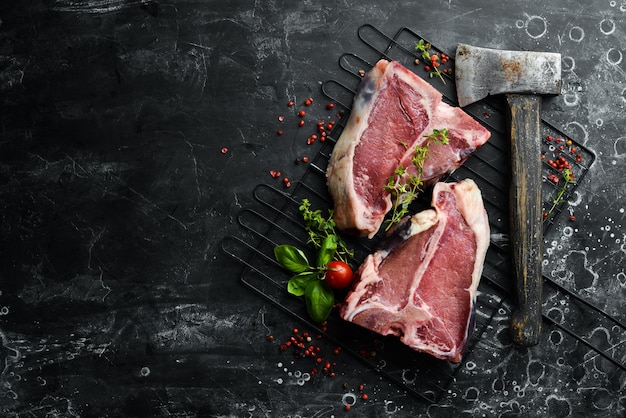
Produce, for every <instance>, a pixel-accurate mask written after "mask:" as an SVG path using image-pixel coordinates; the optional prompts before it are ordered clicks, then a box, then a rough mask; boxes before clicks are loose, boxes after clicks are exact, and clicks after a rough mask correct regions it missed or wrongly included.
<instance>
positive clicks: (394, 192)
mask: <svg viewBox="0 0 626 418" xmlns="http://www.w3.org/2000/svg"><path fill="white" fill-rule="evenodd" d="M448 133H449V132H448V130H447V129H446V128H444V129H434V130H433V132H432V133H431V134H429V135H424V138H426V141H425V142H424V145H417V146H416V147H415V149H414V151H413V156H412V157H411V163H412V164H413V166H415V168H416V174H411V173H409V171H408V169H407V168H405V167H403V166H402V164H400V165H398V167H397V168H396V169H395V170H394V173H393V175H391V176H389V179H387V184H385V186H384V187H383V189H384V190H386V191H389V192H390V193H391V201H392V202H393V206H392V211H391V217H390V218H388V219H387V220H386V223H387V226H386V228H385V231H388V230H389V229H390V228H391V227H392V226H394V225H396V224H397V223H398V222H400V220H401V219H402V218H404V216H406V214H407V213H408V212H409V206H410V205H411V203H412V202H413V201H414V200H415V198H416V197H417V196H418V195H419V193H420V192H422V187H423V185H424V181H423V180H422V172H423V170H424V163H425V162H426V159H427V158H428V154H429V152H430V144H431V142H433V143H435V144H442V145H447V144H448V143H449V138H448ZM405 146H406V145H405Z"/></svg>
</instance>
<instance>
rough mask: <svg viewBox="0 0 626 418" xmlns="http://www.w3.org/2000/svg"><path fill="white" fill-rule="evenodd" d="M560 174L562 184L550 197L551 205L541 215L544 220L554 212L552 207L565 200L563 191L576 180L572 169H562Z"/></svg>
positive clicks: (554, 207)
mask: <svg viewBox="0 0 626 418" xmlns="http://www.w3.org/2000/svg"><path fill="white" fill-rule="evenodd" d="M561 175H562V176H563V180H565V181H564V183H563V186H562V187H561V188H560V189H559V191H558V193H557V194H556V196H553V197H552V198H551V200H552V206H551V207H550V209H549V210H548V211H547V212H545V215H544V217H543V221H544V222H545V220H546V219H548V218H550V215H552V212H554V209H556V207H557V206H558V205H560V204H561V203H564V202H565V198H564V196H565V192H567V188H568V187H569V185H570V184H576V180H575V179H574V173H572V170H571V169H570V168H566V169H564V170H563V172H562V173H561Z"/></svg>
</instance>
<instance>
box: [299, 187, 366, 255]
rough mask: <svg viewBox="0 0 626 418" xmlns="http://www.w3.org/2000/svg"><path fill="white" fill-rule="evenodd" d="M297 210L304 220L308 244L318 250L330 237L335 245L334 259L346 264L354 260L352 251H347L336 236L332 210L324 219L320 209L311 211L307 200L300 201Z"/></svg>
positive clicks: (345, 246)
mask: <svg viewBox="0 0 626 418" xmlns="http://www.w3.org/2000/svg"><path fill="white" fill-rule="evenodd" d="M299 210H300V214H301V215H302V219H303V220H304V229H305V230H306V232H307V233H308V235H309V240H308V242H309V243H311V244H313V246H314V247H315V248H316V249H318V250H319V249H320V248H322V244H323V242H324V240H325V239H326V238H328V237H332V239H335V240H336V243H337V250H336V257H337V258H338V259H339V260H341V261H343V262H345V263H348V262H349V261H350V259H352V258H354V251H353V250H351V249H349V248H348V246H347V245H346V243H345V242H344V241H343V240H342V239H341V237H340V236H339V235H338V234H337V231H336V229H335V226H336V224H335V220H334V219H333V211H332V209H331V210H329V211H328V217H324V216H323V215H322V210H321V209H317V210H311V202H309V200H308V199H302V201H301V202H300V207H299Z"/></svg>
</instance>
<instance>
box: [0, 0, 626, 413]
mask: <svg viewBox="0 0 626 418" xmlns="http://www.w3.org/2000/svg"><path fill="white" fill-rule="evenodd" d="M364 23H371V24H373V25H375V26H377V27H378V28H380V29H381V30H382V31H383V32H385V33H387V34H390V35H392V34H393V33H395V32H396V31H397V30H398V29H399V28H401V27H403V26H406V27H409V28H411V29H413V30H415V31H416V32H418V33H419V34H420V35H422V36H424V37H425V38H427V39H429V40H432V41H433V42H434V43H436V44H437V46H439V47H440V48H442V49H444V50H445V51H448V52H449V53H453V51H454V48H455V46H456V44H457V43H458V42H465V43H470V44H476V45H480V46H488V47H498V48H505V49H532V50H549V51H555V52H560V53H562V54H563V57H564V58H563V63H564V73H563V75H564V81H565V85H564V91H563V94H562V95H561V96H559V97H558V98H556V99H554V100H550V101H549V102H548V103H547V105H546V106H545V107H544V111H545V118H546V119H547V120H549V121H550V122H552V123H553V124H555V125H556V126H558V127H560V128H561V129H563V130H564V131H565V132H567V133H569V134H570V135H571V136H573V137H574V138H576V139H578V140H579V141H580V142H582V143H583V144H584V145H585V146H587V147H588V148H590V149H592V150H593V151H594V152H595V153H596V155H597V160H596V163H595V164H594V166H593V167H592V169H591V170H590V172H589V173H588V176H587V177H586V178H585V179H584V181H583V182H581V184H580V185H579V187H578V192H577V193H576V195H575V196H574V198H573V199H572V200H571V201H570V202H569V203H568V207H570V208H571V209H572V210H574V212H575V213H576V216H577V220H576V221H575V222H570V221H568V220H567V219H566V218H567V217H563V219H561V220H560V222H559V223H557V225H555V227H554V228H553V229H552V230H551V231H550V233H549V235H548V236H547V237H546V245H545V252H546V254H545V259H546V263H545V270H544V273H545V274H546V275H549V276H550V277H552V278H554V279H555V280H557V281H559V283H562V284H563V285H564V286H566V287H568V288H570V289H572V290H574V291H575V292H577V293H578V294H581V295H583V296H584V297H585V298H587V299H588V300H591V301H593V302H594V303H597V304H599V305H600V306H601V307H602V308H604V309H605V310H606V311H607V312H608V313H609V314H611V315H614V316H616V317H618V318H619V319H621V321H625V320H626V314H625V313H624V309H623V305H622V300H623V299H624V296H626V272H625V271H624V265H625V261H624V260H625V258H626V234H625V233H624V232H623V223H624V219H625V218H626V215H625V213H624V212H625V208H626V204H625V203H624V200H623V199H624V195H626V182H625V181H624V174H625V172H626V170H625V169H624V163H625V160H626V134H625V133H624V127H625V126H626V117H625V116H624V114H625V113H624V106H625V104H626V74H625V71H624V70H625V68H626V62H624V60H623V59H622V58H623V57H622V54H623V53H624V49H625V48H626V34H625V33H624V31H625V30H626V26H625V24H626V3H624V2H623V1H621V0H617V1H609V0H602V1H599V0H592V1H566V0H558V1H552V2H549V3H546V2H533V1H528V0H526V1H516V2H492V1H487V0H472V1H460V0H458V1H454V0H449V1H436V0H428V1H422V2H414V1H409V0H400V1H389V2H381V1H372V0H358V1H353V0H343V1H321V0H306V1H240V0H233V1H211V0H207V1H184V0H181V1H172V2H161V1H131V0H93V1H84V2H78V1H69V0H55V1H37V0H26V1H13V2H11V1H5V2H2V4H1V5H0V101H1V111H0V123H1V125H0V204H1V212H0V213H1V218H0V260H1V263H0V360H1V361H0V411H1V412H2V415H4V416H24V417H27V416H36V417H43V416H62V417H66V416H82V417H90V416H111V417H114V416H164V417H165V416H180V417H193V416H237V417H239V416H241V417H246V416H254V417H257V416H281V417H286V416H292V417H295V416H302V417H313V416H315V417H322V416H341V415H343V414H346V415H348V414H349V415H350V416H389V415H395V416H420V415H423V416H431V417H440V416H441V417H443V416H467V417H469V416H487V417H498V416H517V415H521V416H557V417H567V416H572V417H579V416H581V417H582V416H584V417H587V416H601V417H613V416H623V415H624V413H625V411H626V395H625V393H624V387H625V382H626V380H625V379H626V377H625V375H626V373H625V372H624V371H621V370H619V369H616V368H615V367H613V366H612V365H610V364H607V363H606V362H604V361H602V360H601V359H599V358H598V356H597V355H594V354H593V352H591V353H590V352H589V351H587V350H585V349H584V347H580V346H578V345H575V344H574V343H572V342H571V339H569V338H568V336H567V335H563V334H562V333H561V332H559V331H556V330H554V329H553V328H551V327H549V326H546V327H545V330H544V333H543V336H542V341H541V342H540V344H539V345H538V346H536V347H533V348H531V349H528V350H526V349H519V348H516V347H513V346H512V345H511V344H510V341H509V340H508V339H507V338H506V336H505V334H506V333H504V332H503V330H505V329H506V326H507V324H508V318H509V314H510V310H509V309H508V306H505V307H503V308H502V309H501V310H499V311H498V313H497V315H496V317H495V318H494V321H493V322H492V326H491V327H490V328H489V329H488V330H487V331H486V333H485V334H484V335H483V336H482V338H481V342H480V343H479V345H478V347H477V349H476V350H475V354H474V356H473V357H472V361H471V362H468V363H467V364H465V365H464V367H463V368H462V369H461V371H460V373H459V374H458V375H457V378H456V381H455V382H453V384H452V385H451V386H450V387H449V389H448V393H447V396H444V398H443V399H442V400H441V401H440V402H439V403H438V404H436V405H427V404H424V403H422V402H420V401H417V400H415V399H413V398H411V397H407V396H406V395H405V393H404V392H403V391H402V389H401V388H399V387H397V386H395V385H393V384H391V383H389V382H387V381H385V380H383V379H381V378H380V377H379V376H378V375H377V374H376V373H375V372H373V371H371V370H369V369H367V368H364V367H363V365H362V364H361V363H360V362H358V361H356V360H355V359H353V358H351V357H350V356H337V357H336V359H335V361H336V362H337V365H336V366H335V370H336V371H337V376H336V377H334V378H329V377H323V378H319V379H312V380H310V381H306V382H303V381H301V380H299V379H298V377H297V376H298V375H299V373H298V372H302V371H306V370H307V369H309V368H310V367H311V365H310V364H309V363H306V362H303V361H299V360H294V359H293V358H292V357H291V356H289V355H288V354H286V353H280V352H279V350H278V344H279V342H281V341H283V340H285V339H286V338H288V337H289V335H290V333H291V329H292V328H293V327H294V326H298V323H297V322H296V321H295V320H293V319H292V318H291V317H289V316H287V315H285V314H284V313H283V312H282V311H280V310H278V309H276V308H275V307H274V306H273V305H272V304H270V303H267V302H265V301H264V300H262V299H260V298H258V297H257V296H256V295H254V294H252V293H251V292H249V291H248V290H246V289H244V288H243V287H242V286H241V284H240V283H239V280H238V278H239V274H240V271H241V267H240V266H239V265H238V264H237V263H236V262H234V260H232V259H231V258H230V257H228V256H227V255H225V254H223V253H222V251H221V250H220V242H221V240H222V238H223V237H225V236H228V235H237V234H238V233H239V230H238V227H237V225H236V222H235V217H236V214H237V212H238V211H239V210H240V209H241V208H244V207H247V206H248V205H249V204H251V203H252V190H253V188H254V186H255V185H256V184H258V183H262V182H265V183H269V184H275V185H278V184H279V183H278V182H279V180H275V179H272V178H271V177H270V176H269V174H268V172H269V170H281V171H282V172H283V175H286V176H289V177H290V178H292V179H297V178H299V177H300V176H301V175H302V173H303V172H304V170H305V169H306V165H302V164H300V165H296V164H295V163H294V160H295V159H296V158H299V157H302V156H304V155H308V156H312V155H314V154H315V152H316V150H317V148H315V146H307V145H306V137H307V135H308V133H304V132H303V131H302V130H298V128H297V127H295V124H294V123H293V121H294V120H295V119H294V117H293V114H290V113H289V111H288V108H287V107H286V103H287V101H289V100H295V101H296V102H297V103H301V102H302V101H303V100H304V99H305V98H307V97H314V99H315V100H316V104H318V105H317V106H312V107H311V108H310V109H308V110H309V116H308V118H307V120H308V121H311V123H312V121H314V120H316V119H319V118H322V117H324V116H325V115H326V110H325V109H324V108H323V106H321V105H320V104H321V103H324V100H325V99H324V98H323V96H322V94H321V92H320V84H321V82H323V81H324V80H327V79H329V78H332V77H334V75H335V74H337V73H338V71H339V67H338V65H337V59H338V57H339V55H341V54H342V53H343V52H357V51H358V49H359V48H363V46H362V44H361V43H360V41H359V40H358V38H357V36H356V33H357V28H358V27H359V26H360V25H362V24H364ZM281 114H284V115H286V116H287V117H288V118H287V121H288V122H289V123H285V124H280V123H279V121H278V119H277V117H278V115H281ZM289 116H291V117H289ZM279 127H281V128H283V129H284V131H285V134H284V135H283V136H281V137H278V136H277V135H276V130H277V129H278V128H279ZM223 148H225V149H224V152H223V150H222V149H223ZM563 305H564V306H565V305H566V301H563ZM564 309H567V307H564ZM267 334H272V335H274V336H275V338H276V340H275V341H274V342H269V341H267V340H266V335H267ZM587 337H589V338H590V339H592V340H594V341H596V342H598V343H600V344H603V346H605V347H608V350H609V351H610V352H611V353H614V354H615V356H616V357H617V358H618V359H621V361H622V362H623V361H624V358H625V357H626V354H625V351H624V346H625V345H626V335H624V332H623V331H621V330H620V329H619V327H617V326H614V325H607V326H606V328H604V327H598V328H595V329H591V330H590V331H589V335H587ZM320 344H321V345H322V346H323V347H324V349H325V350H329V351H330V350H332V348H333V347H332V345H329V344H326V345H324V344H325V342H324V341H322V342H320ZM620 350H621V351H620ZM359 384H364V385H365V388H366V389H365V390H366V391H367V393H368V394H369V395H370V396H369V400H367V401H363V400H361V399H360V398H359V399H358V400H357V402H356V405H355V406H354V407H353V408H352V410H351V411H349V412H345V411H343V403H342V396H343V394H344V393H346V392H355V393H358V385H359Z"/></svg>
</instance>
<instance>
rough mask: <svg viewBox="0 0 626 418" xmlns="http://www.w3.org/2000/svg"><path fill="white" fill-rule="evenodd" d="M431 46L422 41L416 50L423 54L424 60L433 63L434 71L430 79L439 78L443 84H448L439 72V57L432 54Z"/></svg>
mask: <svg viewBox="0 0 626 418" xmlns="http://www.w3.org/2000/svg"><path fill="white" fill-rule="evenodd" d="M431 46H432V45H431V44H429V43H427V42H424V40H423V39H420V40H419V42H418V43H417V44H415V50H416V51H418V52H420V53H421V55H422V58H423V59H424V60H426V61H428V62H429V63H431V65H432V68H433V70H432V71H431V72H430V73H429V75H430V77H433V76H437V77H439V79H440V80H441V81H442V82H443V84H446V80H444V78H443V75H442V74H441V71H439V64H440V63H439V57H438V56H437V55H431V54H430V48H431Z"/></svg>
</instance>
